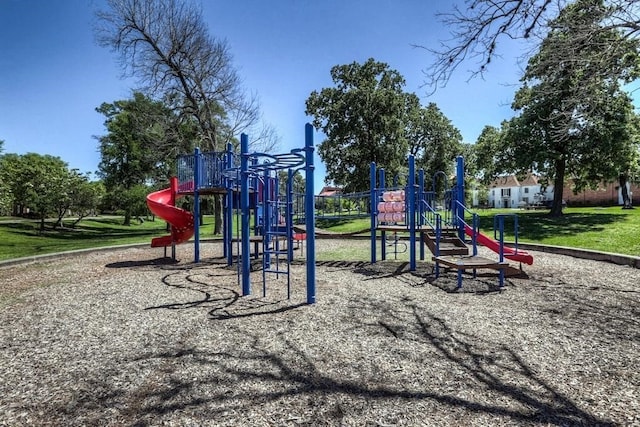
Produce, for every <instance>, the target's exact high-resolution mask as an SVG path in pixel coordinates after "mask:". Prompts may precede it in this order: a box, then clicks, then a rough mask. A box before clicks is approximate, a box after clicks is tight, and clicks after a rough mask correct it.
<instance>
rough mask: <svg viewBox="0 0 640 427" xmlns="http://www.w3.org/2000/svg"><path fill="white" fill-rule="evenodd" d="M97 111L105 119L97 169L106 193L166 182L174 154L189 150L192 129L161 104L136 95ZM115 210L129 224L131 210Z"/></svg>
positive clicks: (125, 207)
mask: <svg viewBox="0 0 640 427" xmlns="http://www.w3.org/2000/svg"><path fill="white" fill-rule="evenodd" d="M96 111H98V112H99V113H101V114H103V115H104V116H105V117H106V120H105V128H106V130H107V134H106V135H103V136H100V137H98V141H99V150H100V154H101V161H100V164H99V165H98V169H99V176H100V177H101V178H102V179H103V182H104V185H105V187H106V189H107V191H109V192H117V193H119V192H123V191H124V192H126V191H128V190H130V189H131V188H133V187H135V186H137V185H143V184H145V183H147V182H166V180H167V178H168V176H169V175H170V172H171V169H173V168H175V165H174V163H173V161H174V158H175V154H176V151H182V152H184V151H187V149H189V151H190V146H189V145H190V144H191V141H192V138H193V135H194V133H193V130H192V129H193V127H192V126H191V125H190V123H189V122H184V121H181V120H180V119H179V117H177V116H176V115H175V114H174V113H173V111H172V110H171V109H169V108H168V107H167V106H166V105H165V104H164V103H163V102H161V101H154V100H151V99H150V98H148V97H146V96H144V95H143V94H141V93H139V92H136V93H134V97H133V99H130V100H122V101H115V102H113V103H111V104H109V103H103V104H102V105H101V106H100V107H99V108H97V109H96ZM114 200H123V199H122V198H118V197H116V198H115V199H114ZM143 200H144V197H143ZM117 207H118V208H121V209H123V210H124V211H125V219H124V222H125V224H126V225H129V224H130V221H131V215H132V211H131V208H130V207H129V205H120V206H117Z"/></svg>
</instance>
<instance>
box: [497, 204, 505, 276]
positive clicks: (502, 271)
mask: <svg viewBox="0 0 640 427" xmlns="http://www.w3.org/2000/svg"><path fill="white" fill-rule="evenodd" d="M498 218H499V219H498V226H499V227H498V228H499V230H500V240H499V241H500V263H501V264H502V263H503V262H504V216H503V215H499V216H498ZM498 284H499V286H500V288H502V287H503V286H504V268H500V277H499V279H498Z"/></svg>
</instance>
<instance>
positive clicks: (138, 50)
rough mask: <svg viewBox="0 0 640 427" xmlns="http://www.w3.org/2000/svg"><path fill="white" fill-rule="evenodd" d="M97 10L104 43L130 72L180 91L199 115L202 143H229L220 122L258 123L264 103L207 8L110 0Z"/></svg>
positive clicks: (145, 82)
mask: <svg viewBox="0 0 640 427" xmlns="http://www.w3.org/2000/svg"><path fill="white" fill-rule="evenodd" d="M107 5H108V9H107V10H101V11H98V12H97V13H96V15H97V18H98V20H97V25H96V36H97V40H98V43H99V44H100V45H101V46H104V47H108V48H111V49H112V50H113V51H114V52H116V53H117V54H118V55H119V61H120V65H121V67H122V70H123V74H124V76H126V77H135V78H137V79H138V82H139V84H141V85H142V88H141V89H142V90H143V91H144V92H146V93H148V94H150V95H154V96H166V95H168V94H172V95H173V96H175V95H174V94H178V99H179V100H180V101H181V105H178V106H177V107H178V108H179V109H180V113H182V114H185V115H188V116H192V117H193V118H195V120H196V122H197V124H198V127H199V133H200V139H201V141H200V143H201V148H203V149H208V150H221V149H224V143H225V141H224V140H222V141H219V139H220V136H221V135H220V133H219V131H220V130H221V129H220V124H221V123H225V124H226V125H227V126H228V128H230V129H233V130H234V131H247V130H249V129H251V130H253V129H257V128H259V125H260V119H261V116H260V113H259V111H260V105H259V102H258V99H257V98H256V97H255V96H250V97H248V96H246V93H245V91H244V90H243V89H242V82H241V80H240V77H239V76H238V73H237V71H236V69H235V67H234V66H233V58H232V55H231V52H230V49H229V45H228V43H227V42H226V40H224V39H219V38H215V37H212V36H211V35H210V34H209V31H208V29H207V25H206V23H205V22H204V20H203V17H202V11H201V9H200V8H199V7H197V6H196V5H195V4H193V3H192V2H189V1H183V0H107Z"/></svg>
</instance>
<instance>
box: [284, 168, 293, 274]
mask: <svg viewBox="0 0 640 427" xmlns="http://www.w3.org/2000/svg"><path fill="white" fill-rule="evenodd" d="M286 203H287V205H286V206H287V209H286V218H285V221H286V230H287V250H288V256H289V262H291V261H293V169H291V168H289V170H288V171H287V200H286Z"/></svg>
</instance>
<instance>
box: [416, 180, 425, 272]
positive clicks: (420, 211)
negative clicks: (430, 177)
mask: <svg viewBox="0 0 640 427" xmlns="http://www.w3.org/2000/svg"><path fill="white" fill-rule="evenodd" d="M416 203H417V205H418V228H420V236H421V237H422V227H423V226H424V169H420V170H419V171H418V198H417V200H416ZM424 246H425V244H424V239H422V238H421V239H420V261H424Z"/></svg>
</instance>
